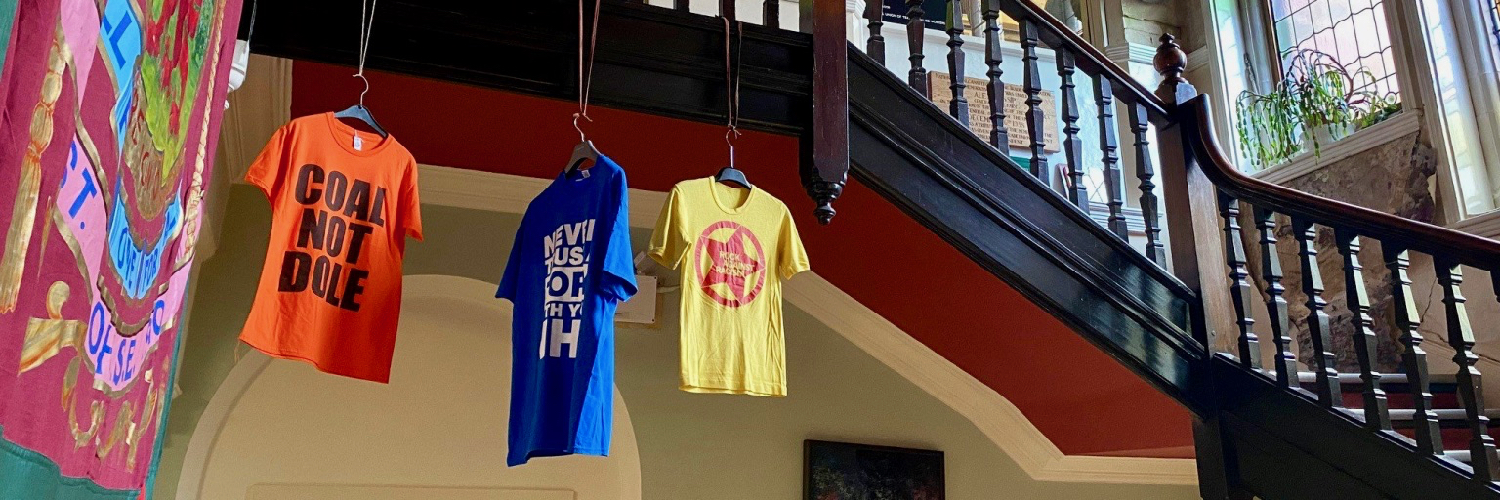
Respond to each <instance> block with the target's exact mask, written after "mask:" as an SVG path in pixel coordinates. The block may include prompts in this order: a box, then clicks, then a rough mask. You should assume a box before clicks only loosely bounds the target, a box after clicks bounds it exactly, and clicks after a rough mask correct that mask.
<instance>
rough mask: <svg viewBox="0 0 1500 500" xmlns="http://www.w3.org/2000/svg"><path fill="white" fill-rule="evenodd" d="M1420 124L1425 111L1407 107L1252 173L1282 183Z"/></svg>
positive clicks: (1389, 140)
mask: <svg viewBox="0 0 1500 500" xmlns="http://www.w3.org/2000/svg"><path fill="white" fill-rule="evenodd" d="M1421 128H1422V113H1420V112H1418V111H1417V110H1405V111H1402V112H1401V113H1399V114H1397V115H1396V116H1392V117H1391V118H1390V119H1387V120H1386V121H1383V122H1380V123H1377V124H1375V125H1372V126H1370V128H1367V129H1364V130H1360V131H1358V132H1355V133H1353V134H1350V135H1349V137H1345V138H1343V139H1341V140H1338V141H1335V142H1334V143H1333V144H1328V145H1325V146H1323V147H1322V150H1321V151H1320V153H1321V154H1313V153H1310V152H1309V153H1302V154H1301V155H1298V156H1297V157H1296V158H1292V160H1291V161H1288V162H1286V163H1283V164H1281V165H1277V166H1274V167H1271V168H1268V169H1265V170H1261V171H1259V172H1255V173H1252V174H1250V176H1251V177H1254V178H1256V179H1260V180H1263V181H1266V182H1269V183H1272V184H1281V183H1284V182H1287V181H1290V180H1292V179H1296V178H1298V177H1302V176H1304V175H1307V174H1310V173H1312V172H1314V171H1316V170H1318V169H1320V168H1323V167H1326V166H1328V165H1332V164H1334V163H1337V162H1338V161H1340V160H1343V159H1345V158H1348V157H1350V156H1354V155H1356V154H1359V153H1361V152H1364V151H1365V150H1368V149H1370V148H1373V147H1376V146H1380V145H1382V144H1385V143H1387V142H1391V141H1393V140H1396V139H1397V138H1400V137H1402V136H1405V135H1408V134H1411V133H1413V132H1416V131H1418V130H1420V129H1421Z"/></svg>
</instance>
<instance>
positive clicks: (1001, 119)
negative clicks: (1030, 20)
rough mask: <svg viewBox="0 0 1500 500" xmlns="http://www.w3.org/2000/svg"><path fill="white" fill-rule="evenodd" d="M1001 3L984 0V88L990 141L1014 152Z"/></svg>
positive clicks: (1001, 150)
mask: <svg viewBox="0 0 1500 500" xmlns="http://www.w3.org/2000/svg"><path fill="white" fill-rule="evenodd" d="M872 1H873V0H872ZM999 5H1000V0H984V64H985V65H986V66H988V67H989V70H987V71H985V72H984V75H985V76H986V77H988V82H987V83H985V85H984V91H985V96H986V97H988V98H989V101H990V145H992V146H995V149H999V150H1000V152H1001V153H1005V154H1010V133H1008V132H1006V130H1005V82H1003V81H1001V80H1000V76H1001V75H1002V74H1003V72H1002V71H1001V70H1000V62H1001V60H1002V59H1004V57H1003V55H1002V54H1001V46H1000V7H999Z"/></svg>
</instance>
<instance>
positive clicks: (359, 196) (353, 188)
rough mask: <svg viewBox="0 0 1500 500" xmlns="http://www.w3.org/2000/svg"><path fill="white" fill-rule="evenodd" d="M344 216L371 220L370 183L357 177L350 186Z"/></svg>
mask: <svg viewBox="0 0 1500 500" xmlns="http://www.w3.org/2000/svg"><path fill="white" fill-rule="evenodd" d="M344 217H353V218H354V220H361V221H369V220H370V183H368V182H365V181H362V180H358V179H356V180H355V181H354V183H353V184H351V185H350V186H349V202H348V203H347V204H345V205H344Z"/></svg>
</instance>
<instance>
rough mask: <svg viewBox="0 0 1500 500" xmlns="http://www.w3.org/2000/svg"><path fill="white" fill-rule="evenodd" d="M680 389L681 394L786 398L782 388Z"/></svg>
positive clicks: (687, 387) (695, 387)
mask: <svg viewBox="0 0 1500 500" xmlns="http://www.w3.org/2000/svg"><path fill="white" fill-rule="evenodd" d="M680 389H682V391H683V392H691V393H694V394H733V395H741V396H759V397H772V398H784V397H786V389H784V388H772V389H764V388H753V387H715V386H706V385H692V384H682V386H681V387H680Z"/></svg>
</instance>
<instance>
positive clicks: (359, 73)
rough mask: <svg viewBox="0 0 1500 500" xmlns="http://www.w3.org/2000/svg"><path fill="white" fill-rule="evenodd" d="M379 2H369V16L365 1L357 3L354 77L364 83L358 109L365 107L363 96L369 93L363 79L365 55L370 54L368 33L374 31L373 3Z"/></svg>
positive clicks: (365, 80)
mask: <svg viewBox="0 0 1500 500" xmlns="http://www.w3.org/2000/svg"><path fill="white" fill-rule="evenodd" d="M379 1H380V0H370V3H369V6H370V8H369V14H368V15H366V13H365V11H366V9H365V1H364V0H360V2H359V69H358V70H356V71H355V72H354V77H355V78H358V79H360V80H364V82H365V90H364V91H361V92H360V93H359V107H361V108H363V107H365V94H367V93H369V92H370V79H369V78H365V54H368V53H369V52H370V32H371V31H374V29H375V3H376V2H379Z"/></svg>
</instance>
